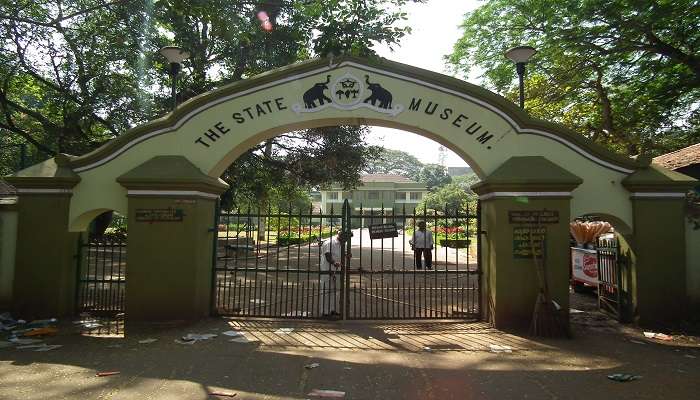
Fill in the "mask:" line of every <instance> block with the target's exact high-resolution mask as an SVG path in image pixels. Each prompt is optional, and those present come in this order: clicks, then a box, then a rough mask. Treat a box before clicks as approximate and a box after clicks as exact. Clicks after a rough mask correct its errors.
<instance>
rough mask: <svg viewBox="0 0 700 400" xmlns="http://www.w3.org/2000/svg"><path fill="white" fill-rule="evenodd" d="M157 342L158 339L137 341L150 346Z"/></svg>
mask: <svg viewBox="0 0 700 400" xmlns="http://www.w3.org/2000/svg"><path fill="white" fill-rule="evenodd" d="M157 341H158V339H153V338H148V339H143V340H139V343H141V344H150V343H153V342H157Z"/></svg>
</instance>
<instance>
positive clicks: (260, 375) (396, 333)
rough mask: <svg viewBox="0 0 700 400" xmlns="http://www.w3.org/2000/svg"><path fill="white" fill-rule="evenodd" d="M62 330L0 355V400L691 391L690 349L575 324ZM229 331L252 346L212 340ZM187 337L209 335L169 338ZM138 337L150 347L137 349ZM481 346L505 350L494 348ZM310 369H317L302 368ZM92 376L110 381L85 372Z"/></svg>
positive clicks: (217, 323)
mask: <svg viewBox="0 0 700 400" xmlns="http://www.w3.org/2000/svg"><path fill="white" fill-rule="evenodd" d="M71 327H72V324H71V323H70V321H66V323H65V324H64V325H63V326H62V328H61V333H60V334H59V335H58V336H56V337H52V338H49V339H48V340H47V342H49V343H52V344H61V345H63V347H62V348H59V349H56V350H52V351H48V352H35V351H32V350H31V349H25V350H18V349H7V348H5V349H0V377H1V379H0V398H2V399H16V400H34V399H36V400H39V399H41V400H43V399H111V400H122V399H123V400H127V399H128V400H132V399H152V400H160V399H192V400H205V399H216V398H219V399H226V398H230V397H214V396H209V395H208V393H209V392H211V391H218V392H226V393H236V394H237V396H236V397H235V399H237V400H238V399H241V400H246V399H249V400H253V399H254V400H260V399H266V400H272V399H275V400H277V399H306V398H310V397H308V396H307V394H308V393H309V392H310V391H311V390H313V389H332V390H339V391H343V392H346V397H345V398H346V399H362V400H368V399H381V400H393V399H396V400H400V399H401V400H402V399H408V400H414V399H415V400H449V399H460V400H461V399H487V400H491V399H585V400H590V399H635V400H637V399H664V400H673V399H692V398H697V393H699V392H700V348H698V346H697V342H694V343H678V342H675V341H674V342H670V343H661V342H655V341H649V340H646V339H644V337H643V335H642V334H641V332H640V331H638V330H634V329H632V330H630V329H627V330H620V329H614V328H613V329H612V331H610V332H608V331H602V330H600V329H593V328H589V327H586V326H576V327H575V333H576V337H575V338H574V339H573V340H543V339H532V338H527V337H524V336H520V335H517V334H509V333H505V332H501V331H498V330H494V329H491V328H489V327H488V326H486V325H485V324H482V323H474V324H468V323H463V322H429V323H428V322H426V323H339V322H325V323H324V322H314V323H302V322H292V321H264V320H247V321H246V320H227V319H210V320H206V321H202V322H200V323H198V324H195V325H192V326H186V327H183V326H167V325H162V324H161V325H159V326H158V328H157V329H156V328H144V327H130V328H129V332H128V334H127V336H126V337H120V336H111V337H109V336H108V337H84V336H79V335H77V334H75V333H71V332H70V330H71ZM234 328H235V329H239V330H241V331H242V332H244V334H245V337H246V338H247V339H246V340H250V341H251V342H250V343H237V342H231V341H229V340H230V339H229V338H228V337H226V336H223V335H221V333H222V332H224V331H227V330H231V329H234ZM290 328H291V330H290ZM187 333H218V334H219V337H217V338H214V339H211V340H208V341H202V342H198V343H195V344H191V345H187V344H178V343H175V342H174V339H176V338H178V337H181V336H182V335H185V334H187ZM147 338H156V339H158V341H157V342H155V343H151V344H140V343H139V342H138V341H139V340H143V339H147ZM642 343H643V344H642ZM492 345H496V346H508V347H500V349H509V350H511V351H512V352H510V353H504V352H500V353H494V352H492V351H491V346H492ZM426 347H428V348H430V349H429V350H428V349H425V348H426ZM497 349H498V348H497ZM311 363H318V364H320V365H319V366H318V367H317V368H313V369H307V368H305V365H309V364H311ZM99 371H119V372H120V374H119V375H115V376H110V377H101V378H98V377H95V373H96V372H99ZM614 373H630V374H635V375H641V376H643V377H642V378H641V379H640V380H637V381H633V382H627V383H617V382H613V381H611V380H609V379H607V378H606V376H607V375H609V374H614Z"/></svg>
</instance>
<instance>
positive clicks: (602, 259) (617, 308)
mask: <svg viewBox="0 0 700 400" xmlns="http://www.w3.org/2000/svg"><path fill="white" fill-rule="evenodd" d="M597 257H598V308H599V309H600V310H602V311H604V312H607V313H609V314H611V315H612V316H613V317H615V318H616V319H618V320H619V321H625V320H626V319H627V315H626V314H627V313H626V310H627V306H628V302H627V297H626V293H627V284H626V282H627V281H626V279H625V277H626V275H627V265H628V264H627V257H626V256H625V255H624V254H621V252H620V246H619V243H618V241H617V239H616V238H612V239H598V241H597Z"/></svg>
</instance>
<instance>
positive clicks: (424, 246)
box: [408, 221, 433, 269]
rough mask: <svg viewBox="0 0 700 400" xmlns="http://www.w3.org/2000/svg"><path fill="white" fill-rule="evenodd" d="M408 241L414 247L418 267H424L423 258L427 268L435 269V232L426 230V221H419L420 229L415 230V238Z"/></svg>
mask: <svg viewBox="0 0 700 400" xmlns="http://www.w3.org/2000/svg"><path fill="white" fill-rule="evenodd" d="M408 243H409V244H410V245H411V247H412V248H413V255H414V258H415V260H416V269H423V263H422V259H423V258H425V268H426V269H433V234H432V232H429V231H427V230H425V221H419V222H418V230H416V231H414V232H413V238H411V240H409V241H408Z"/></svg>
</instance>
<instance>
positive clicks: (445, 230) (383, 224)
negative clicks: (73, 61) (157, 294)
mask: <svg viewBox="0 0 700 400" xmlns="http://www.w3.org/2000/svg"><path fill="white" fill-rule="evenodd" d="M339 208H340V210H337V211H336V210H334V209H331V210H329V212H328V213H321V212H318V213H317V212H313V210H308V211H306V212H299V211H296V212H292V210H287V211H286V212H279V211H272V210H267V211H265V212H260V211H259V210H254V209H248V210H236V211H235V212H229V213H218V214H217V217H216V221H217V224H216V231H217V233H216V235H215V243H214V249H215V251H214V254H215V257H214V262H213V264H214V285H213V308H214V311H215V313H218V314H222V315H236V316H250V317H275V318H324V317H328V318H344V319H425V318H460V319H464V318H478V317H479V310H480V299H481V296H480V286H479V277H480V263H479V259H480V257H479V241H478V236H479V235H478V234H477V232H479V231H480V229H479V228H480V226H479V211H478V205H477V204H475V205H474V207H473V209H474V212H472V213H459V212H452V213H450V212H447V213H438V212H431V213H428V212H425V211H423V212H418V213H417V212H415V211H414V210H411V212H406V210H405V208H404V207H402V208H401V209H385V208H383V207H381V208H377V209H364V208H363V207H362V206H361V205H359V206H357V207H354V208H352V207H351V206H350V205H349V203H348V202H347V201H346V202H345V203H344V204H343V206H342V208H341V207H339ZM421 223H425V225H426V228H425V233H418V235H421V234H422V235H424V236H426V237H428V236H429V237H430V238H432V241H433V243H434V246H433V248H432V249H430V250H428V251H422V252H421V254H420V257H419V256H418V252H417V251H414V250H413V249H412V239H414V233H415V232H416V231H417V230H420V229H419V225H421ZM377 229H382V233H381V234H380V235H379V236H384V238H378V237H377V235H376V233H377V232H376V231H377ZM338 232H344V233H345V234H344V237H346V238H347V240H345V241H344V242H343V245H342V246H338V247H339V248H340V254H337V255H336V256H335V257H333V258H334V259H335V260H333V261H338V262H340V267H339V268H337V269H336V268H334V267H329V266H328V265H329V264H328V263H327V262H326V256H325V253H326V250H328V247H329V244H328V243H329V241H330V240H331V238H333V237H335V236H337V233H338ZM426 247H427V246H426ZM426 253H427V254H426ZM348 256H349V257H348ZM417 259H420V260H421V262H420V264H421V265H418V263H417V262H416V260H417ZM428 260H430V261H428Z"/></svg>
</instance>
